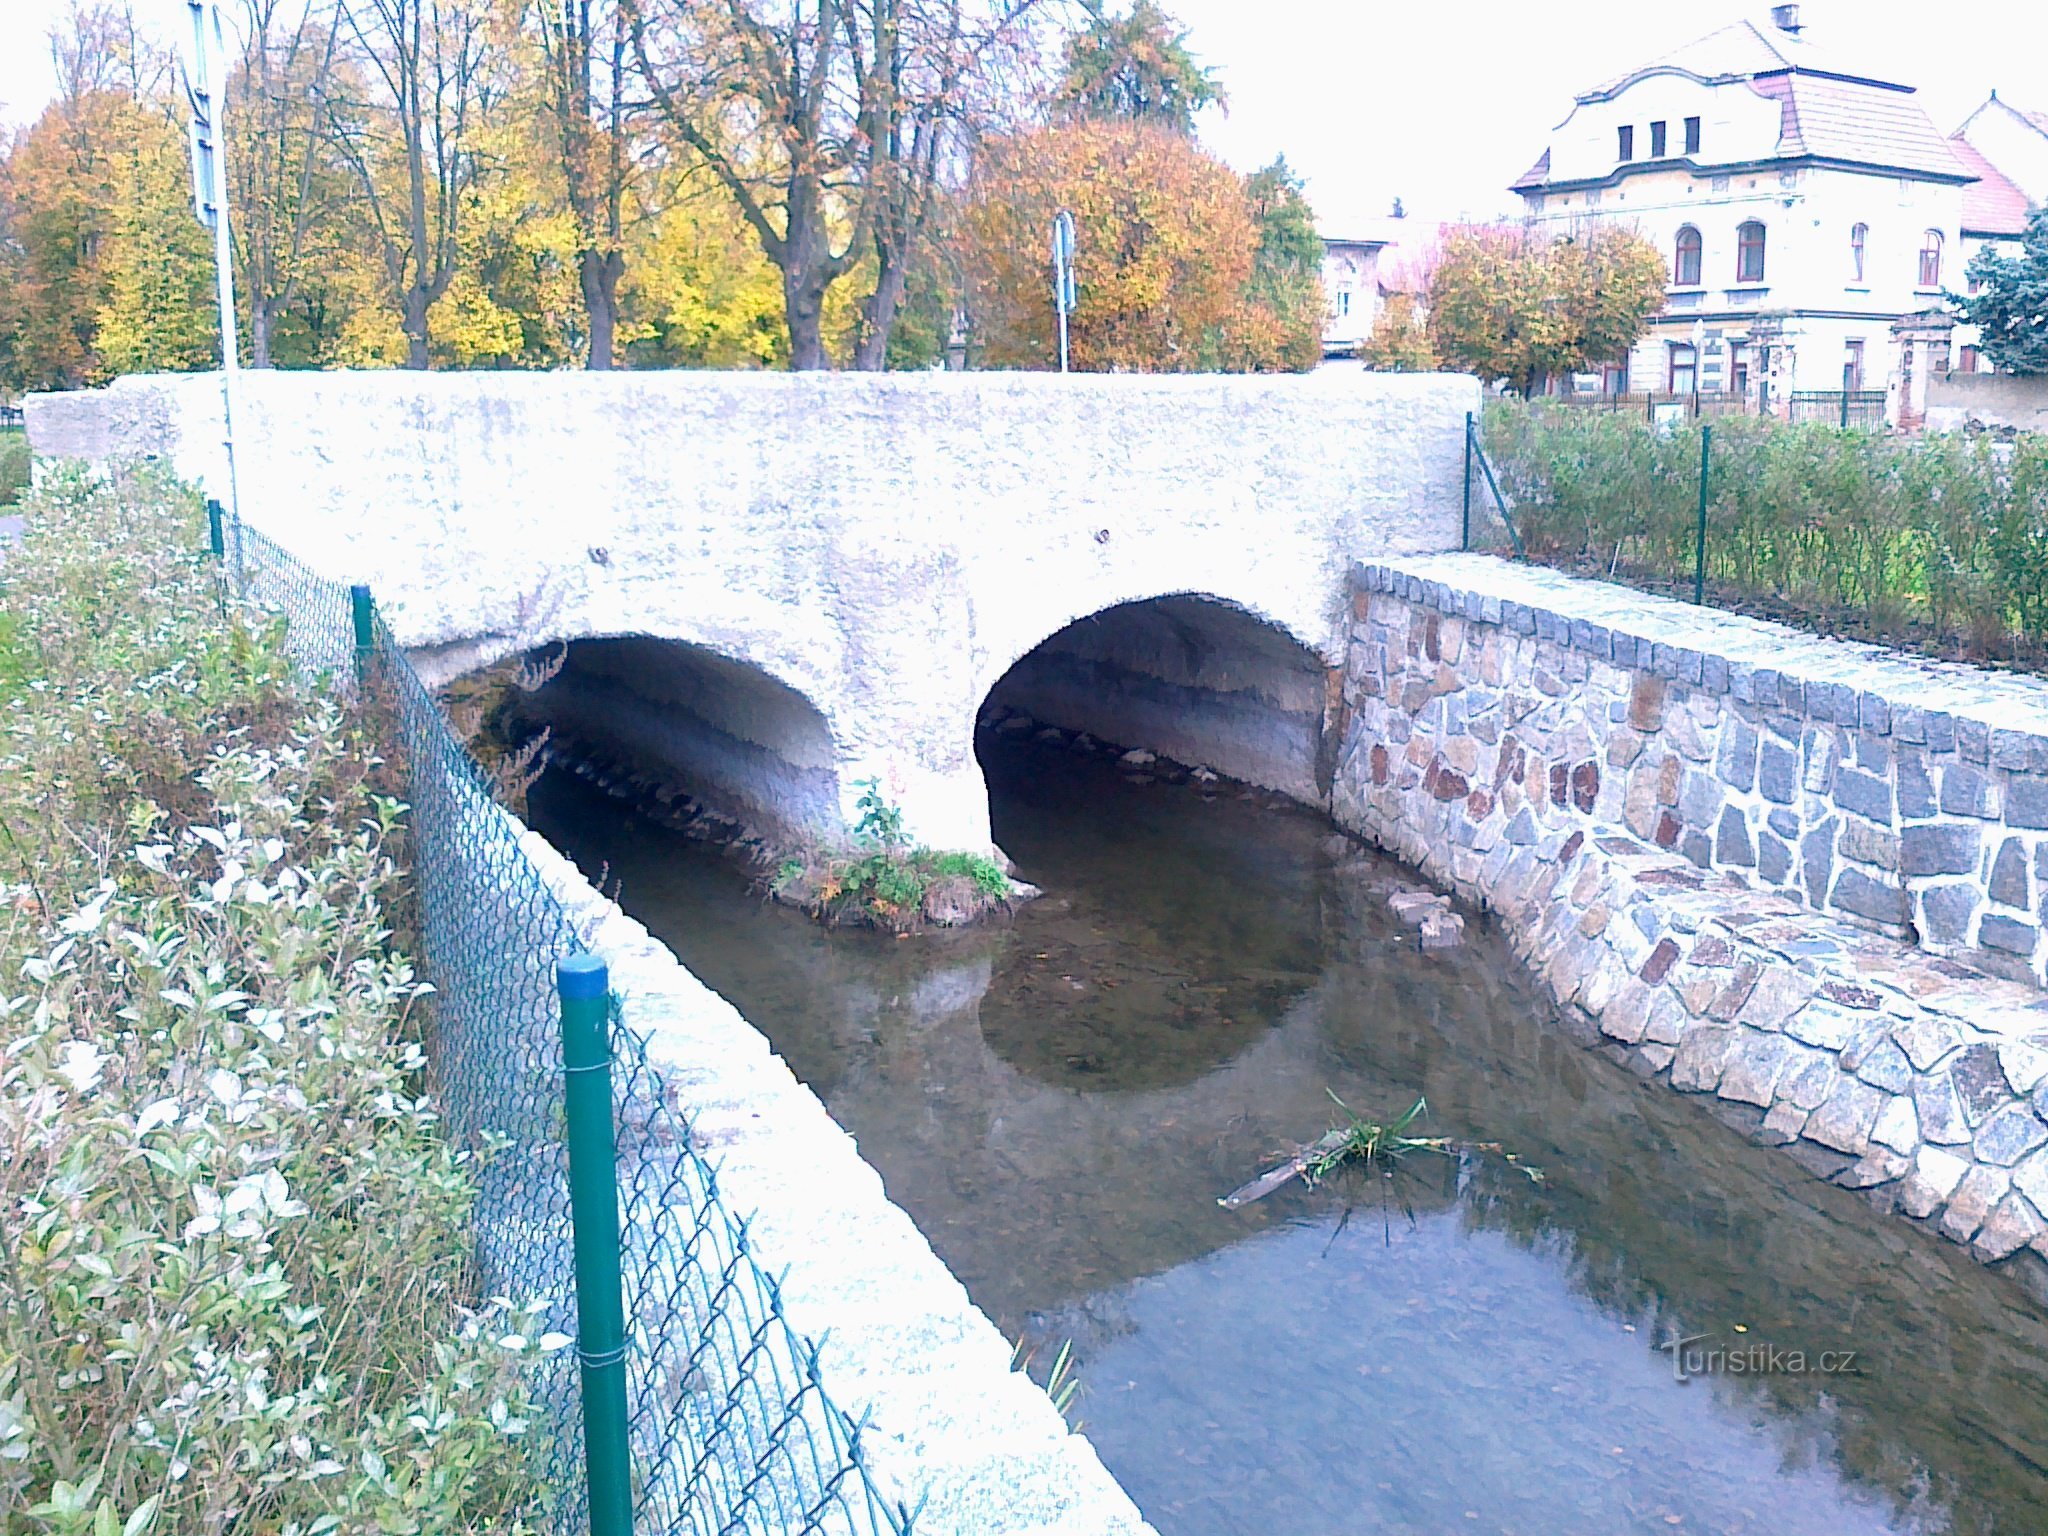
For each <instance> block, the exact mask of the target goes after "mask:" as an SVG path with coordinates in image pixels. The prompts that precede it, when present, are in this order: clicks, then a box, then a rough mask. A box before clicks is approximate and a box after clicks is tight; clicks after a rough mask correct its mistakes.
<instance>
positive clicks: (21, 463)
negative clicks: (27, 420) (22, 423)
mask: <svg viewBox="0 0 2048 1536" xmlns="http://www.w3.org/2000/svg"><path fill="white" fill-rule="evenodd" d="M28 481H29V452H28V435H27V434H26V433H22V432H0V507H6V506H12V505H13V504H14V503H15V502H17V501H19V500H20V499H21V494H22V492H24V491H26V490H27V489H28Z"/></svg>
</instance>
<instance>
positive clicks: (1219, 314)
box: [963, 121, 1258, 373]
mask: <svg viewBox="0 0 2048 1536" xmlns="http://www.w3.org/2000/svg"><path fill="white" fill-rule="evenodd" d="M1061 208H1066V209H1068V210H1070V211H1071V212H1072V213H1073V215H1074V221H1075V224H1076V227H1077V230H1078V241H1077V245H1078V250H1077V254H1076V258H1075V263H1074V266H1075V277H1076V282H1077V287H1078V294H1077V300H1076V305H1075V310H1074V314H1073V316H1072V318H1071V322H1070V336H1071V356H1072V362H1073V366H1074V367H1076V368H1081V369H1095V370H1124V371H1130V372H1141V373H1155V372H1157V373H1164V372H1187V371H1191V370H1196V369H1202V368H1209V367H1215V366H1217V365H1218V363H1219V361H1220V360H1221V359H1222V357H1223V353H1224V350H1225V347H1226V345H1227V344H1228V343H1229V342H1230V340H1231V338H1232V336H1233V334H1235V332H1234V330H1233V328H1234V327H1235V328H1239V329H1241V328H1242V326H1243V323H1244V322H1245V320H1246V319H1247V316H1246V313H1245V307H1244V304H1245V288H1246V284H1247V282H1248V281H1249V279H1250V277H1251V275H1252V260H1253V256H1254V253H1255V252H1256V250H1257V248H1258V229H1257V226H1256V224H1255V222H1254V220H1253V217H1252V210H1251V207H1250V204H1249V202H1248V201H1247V199H1246V196H1245V189H1244V184H1243V182H1242V181H1241V180H1240V179H1239V178H1238V176H1237V175H1236V173H1235V172H1233V171H1232V170H1231V169H1230V168H1229V167H1228V166H1226V165H1224V164H1223V163H1222V162H1221V161H1218V160H1216V159H1214V158H1213V157H1211V156H1210V155H1208V154H1206V153H1204V152H1203V151H1202V150H1201V149H1200V148H1199V147H1198V146H1197V145H1195V144H1194V143H1193V142H1191V141H1190V140H1188V139H1187V138H1185V137H1183V136H1181V135H1180V134H1177V133H1174V132H1172V131H1171V130H1170V129H1166V128H1161V127H1158V126H1156V125H1148V124H1144V123H1136V122H1127V121H1077V122H1072V123H1066V124H1062V125H1059V126H1056V127H1052V128H1045V129H1040V130H1038V131H1036V132H1032V133H1026V134H1021V135H1018V136H1015V137H1012V138H1007V139H999V140H996V141H994V142H992V143H991V144H990V145H988V146H987V149H986V151H985V153H984V156H983V160H982V164H981V167H980V171H979V175H978V177H977V181H976V185H975V188H974V193H973V196H972V198H971V199H970V201H969V203H968V206H967V209H966V213H965V216H964V219H963V226H964V235H963V241H964V244H965V247H966V250H965V252H964V265H965V268H966V270H967V271H968V272H969V273H971V274H972V275H973V290H972V299H971V307H972V313H973V324H974V340H975V343H976V345H977V346H979V347H980V349H981V353H982V357H983V360H984V361H986V362H988V363H991V364H994V365H996V366H998V367H1009V368H1044V367H1051V366H1056V365H1057V361H1058V339H1057V337H1058V331H1057V323H1058V322H1057V320H1056V318H1055V316H1054V312H1053V303H1052V285H1051V275H1050V271H1049V265H1048V256H1047V239H1048V231H1049V229H1050V227H1051V224H1052V219H1053V215H1054V214H1055V213H1057V212H1058V211H1059V210H1060V209H1061Z"/></svg>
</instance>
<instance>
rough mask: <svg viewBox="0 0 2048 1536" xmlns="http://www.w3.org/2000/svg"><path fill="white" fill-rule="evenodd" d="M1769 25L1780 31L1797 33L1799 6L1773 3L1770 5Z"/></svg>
mask: <svg viewBox="0 0 2048 1536" xmlns="http://www.w3.org/2000/svg"><path fill="white" fill-rule="evenodd" d="M1771 25H1772V26H1774V27H1776V28H1777V29H1778V30H1779V31H1780V32H1789V33H1791V34H1792V36H1794V37H1797V36H1798V35H1799V7H1798V6H1796V5H1774V6H1772V7H1771Z"/></svg>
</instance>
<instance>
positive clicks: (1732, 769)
mask: <svg viewBox="0 0 2048 1536" xmlns="http://www.w3.org/2000/svg"><path fill="white" fill-rule="evenodd" d="M1757 746H1758V741H1757V731H1756V727H1755V726H1753V725H1751V724H1750V723H1749V722H1748V721H1746V720H1744V719H1743V718H1742V717H1741V716H1740V715H1731V716H1730V717H1729V720H1728V723H1727V724H1726V725H1724V726H1723V727H1722V728H1721V744H1720V747H1719V749H1718V750H1717V751H1716V752H1715V754H1714V772H1716V773H1717V774H1719V775H1720V776H1721V782H1722V783H1723V784H1726V785H1727V786H1728V787H1729V788H1731V789H1737V790H1740V791H1741V792H1742V793H1743V794H1748V793H1750V791H1752V790H1753V789H1755V788H1756V759H1757Z"/></svg>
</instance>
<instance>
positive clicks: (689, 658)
mask: <svg viewBox="0 0 2048 1536" xmlns="http://www.w3.org/2000/svg"><path fill="white" fill-rule="evenodd" d="M242 388H243V394H242V404H241V410H240V415H239V419H238V421H237V438H238V442H237V455H236V460H237V466H236V467H237V473H238V479H239V492H240V503H241V507H242V512H243V516H244V517H245V518H246V519H247V521H248V522H249V523H250V524H251V525H252V526H254V527H256V528H259V529H261V530H262V531H264V532H265V533H267V534H269V535H270V536H271V537H273V538H274V539H276V540H277V541H278V542H280V543H282V544H283V545H285V546H286V547H288V548H290V549H291V550H293V551H294V552H295V553H297V554H299V555H300V556H301V558H303V559H305V560H306V561H307V563H308V564H310V565H312V566H313V567H315V568H316V569H318V570H320V571H321V572H322V573H323V574H326V575H329V576H332V577H335V578H337V579H341V580H348V581H365V582H367V583H369V585H370V586H371V588H372V590H373V591H374V593H375V595H376V598H377V600H378V602H379V605H380V607H381V608H382V610H383V612H384V614H385V615H386V618H387V620H388V621H389V623H390V624H391V626H392V629H393V631H394V633H395V634H396V635H397V637H398V639H399V640H400V641H401V643H403V644H404V645H406V646H407V647H408V648H409V649H410V650H411V651H412V652H413V654H414V656H415V658H416V660H417V661H418V662H419V664H420V666H421V670H422V672H423V673H424V674H425V675H426V676H427V677H428V680H429V681H443V680H447V679H451V678H453V677H455V676H458V675H460V674H461V673H463V672H465V671H468V670H470V669H472V668H475V667H479V666H482V665H486V664H488V663H490V662H492V661H495V660H498V659H501V658H503V657H505V656H508V655H512V654H515V653H520V652H525V651H528V650H531V649H533V648H536V647H544V646H555V645H557V644H566V645H567V647H568V652H567V661H566V664H565V665H564V667H563V669H562V671H561V673H560V675H559V676H558V677H557V678H556V679H555V680H554V681H553V682H551V683H550V684H549V685H548V686H547V688H545V689H544V690H542V694H541V695H538V696H536V697H537V698H539V699H542V700H544V701H545V704H546V711H547V713H548V714H549V717H550V718H552V719H554V720H555V721H556V722H557V723H558V725H559V726H560V727H561V728H562V729H564V730H565V731H567V732H570V733H573V734H574V735H575V736H577V737H578V738H589V739H591V740H592V741H593V743H594V744H602V745H603V746H605V747H606V749H607V750H609V751H611V752H613V753H614V754H615V755H619V754H623V755H624V756H627V757H629V758H633V759H641V760H645V761H646V762H647V763H648V764H649V765H650V766H654V767H657V768H659V769H660V770H662V771H664V772H665V773H666V774H668V775H669V776H670V777H674V778H679V779H681V780H682V781H683V782H685V783H686V784H688V785H689V786H690V787H691V788H692V790H693V792H696V793H698V794H699V795H700V796H701V798H703V799H704V800H705V801H706V802H707V803H709V804H711V805H713V806H714V807H716V808H718V809H721V810H724V811H726V812H727V813H728V814H732V815H735V816H737V817H739V818H740V819H743V820H749V821H752V822H755V823H757V824H768V825H780V826H783V827H797V828H802V829H805V830H809V831H812V832H816V833H823V834H825V835H828V836H829V835H832V834H835V833H838V832H840V831H841V830H842V829H843V828H844V827H845V826H847V825H848V824H849V822H850V820H851V819H852V815H853V805H854V801H855V800H856V798H857V797H858V794H859V790H858V788H857V787H856V786H857V785H858V784H859V783H860V782H861V781H863V780H865V779H867V778H870V777H873V778H876V779H878V780H880V781H881V783H882V784H883V785H884V786H885V789H886V792H887V793H888V794H889V796H890V798H892V799H893V800H895V801H896V802H897V803H898V804H900V805H901V806H902V807H903V809H904V812H905V816H906V824H907V826H908V829H909V830H910V831H911V832H912V833H913V834H914V835H915V836H917V837H918V838H919V839H920V840H922V841H924V842H926V843H929V844H931V845H933V846H938V847H952V848H970V849H983V848H986V847H988V846H989V845H990V833H989V818H988V805H987V797H986V793H985V790H984V787H983V783H982V777H981V770H980V767H979V765H978V763H977V761H976V758H975V752H974V727H975V721H976V719H977V717H978V715H980V714H981V713H982V711H983V709H984V706H985V704H986V703H987V701H988V700H989V699H990V697H991V694H992V693H993V694H994V695H995V696H996V697H997V698H999V699H1003V700H1007V701H1009V702H1012V703H1015V704H1017V705H1018V706H1019V707H1022V708H1024V709H1026V710H1027V711H1028V712H1030V713H1031V714H1033V715H1035V716H1037V717H1038V718H1041V719H1046V720H1051V721H1055V722H1057V723H1060V724H1063V725H1068V726H1070V727H1072V728H1075V729H1087V730H1090V731H1092V732H1094V733H1095V734H1097V735H1098V736H1101V737H1103V738H1104V739H1107V740H1110V741H1116V742H1121V743H1124V744H1126V745H1139V746H1146V747H1151V748H1153V749H1155V750H1159V751H1162V752H1165V753H1168V754H1170V755H1171V756H1173V757H1176V758H1179V759H1181V760H1183V761H1188V762H1202V763H1207V764H1209V765H1211V766H1213V767H1215V768H1216V769H1217V770H1219V771H1221V772H1223V773H1225V774H1228V775H1230V776H1233V777H1237V778H1241V779H1245V780H1248V781H1251V782H1255V783H1260V784H1264V785H1266V786H1268V787H1270V788H1274V789H1278V790H1282V791H1284V792H1286V793H1289V794H1292V795H1295V796H1297V797H1298V798H1301V799H1303V800H1307V801H1310V802H1315V803H1327V796H1328V789H1329V772H1330V759H1331V757H1332V755H1333V746H1334V738H1333V733H1332V732H1331V730H1330V725H1331V723H1332V720H1331V716H1332V715H1333V713H1334V711H1335V710H1336V709H1337V708H1339V707H1341V706H1340V704H1339V703H1338V697H1339V695H1338V690H1337V688H1336V686H1335V684H1334V682H1333V681H1332V677H1333V675H1334V674H1333V673H1332V672H1331V671H1330V669H1332V668H1336V667H1338V666H1340V665H1341V663H1342V660H1343V655H1344V646H1345V643H1346V640H1347V638H1348V634H1349V627H1350V622H1351V615H1350V606H1349V596H1348V591H1349V588H1348V580H1349V573H1350V569H1351V566H1352V564H1353V562H1355V561H1360V560H1370V559H1373V558H1376V557H1382V556H1387V555H1397V554H1415V553H1424V552H1434V551H1440V550H1447V549H1452V548H1455V547H1457V545H1458V542H1459V537H1460V518H1461V476H1462V474H1463V433H1464V424H1465V416H1466V413H1467V412H1468V411H1472V410H1476V409H1477V408H1478V404H1479V395H1478V387H1477V385H1476V384H1475V383H1474V381H1472V380H1471V379H1467V378H1457V377H1448V376H1436V375H1421V376H1418V375H1408V376H1401V375H1376V374H1362V373H1356V372H1345V373H1326V374H1319V375H1311V376H1308V377H1303V378H1257V379H1254V378H1225V377H1217V376H1195V377H1130V376H1123V377H1105V376H1075V377H1068V378H1060V377H1057V376H1050V375H1029V374H1000V373H993V374H989V373H985V374H922V375H895V376H887V375H884V376H876V375H848V374H840V375H791V374H765V373H764V374H731V373H660V374H618V375H597V374H562V373H555V374H510V373H470V374H435V375H430V376H429V375H420V374H414V373H396V372H391V373H317V374H315V373H296V374H295V373H263V374H253V373H252V374H245V375H244V376H243V386H242ZM220 415H221V413H220V390H219V382H218V378H217V376H188V377H182V378H172V377H165V376H152V377H142V378H130V379H123V380H121V381H118V382H117V383H116V384H114V385H112V386H110V387H109V388H107V389H105V390H99V391H91V392H79V393H74V394H63V395H49V396H41V397H35V398H32V399H31V401H30V402H29V406H28V422H29V430H30V434H31V439H32V442H33V444H34V447H35V449H36V451H37V453H38V454H40V455H63V456H79V457H85V458H90V459H97V460H107V459H112V458H119V457H133V456H140V455H155V456H159V457H162V458H166V459H168V460H170V461H171V462H172V463H173V464H174V465H175V466H176V467H177V468H178V469H179V470H180V471H181V472H182V473H184V474H186V475H187V476H190V477H192V478H195V479H198V480H201V481H203V482H204V483H205V484H206V486H207V487H208V489H209V491H210V492H211V493H212V494H215V495H224V488H225V487H226V485H227V477H226V473H225V468H226V466H225V462H224V457H223V454H222V451H221V448H220V440H221V436H222V433H221V425H220Z"/></svg>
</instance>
